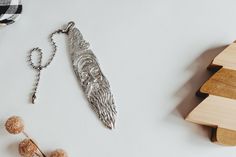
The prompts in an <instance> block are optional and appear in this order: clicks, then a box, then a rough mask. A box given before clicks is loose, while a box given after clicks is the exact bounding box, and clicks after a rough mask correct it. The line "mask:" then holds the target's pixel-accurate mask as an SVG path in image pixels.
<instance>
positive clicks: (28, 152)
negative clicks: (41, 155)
mask: <svg viewBox="0 0 236 157" xmlns="http://www.w3.org/2000/svg"><path fill="white" fill-rule="evenodd" d="M18 150H19V153H20V155H21V156H23V157H33V156H34V155H35V154H36V153H37V151H38V148H37V146H36V145H35V144H34V143H33V142H32V141H31V139H28V138H27V139H24V140H23V141H21V142H20V144H19V147H18Z"/></svg>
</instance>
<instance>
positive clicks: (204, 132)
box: [172, 46, 226, 138]
mask: <svg viewBox="0 0 236 157" xmlns="http://www.w3.org/2000/svg"><path fill="white" fill-rule="evenodd" d="M225 48H226V46H221V47H216V48H212V49H209V50H207V51H205V52H203V53H202V54H201V55H200V56H199V57H198V58H196V59H195V61H194V62H193V63H192V64H191V65H190V66H189V67H188V68H187V71H195V72H194V74H193V76H192V77H191V78H190V79H189V80H188V81H187V82H186V83H185V84H184V85H183V86H182V87H181V88H180V89H179V90H178V91H177V92H176V94H175V96H176V97H178V98H180V99H182V101H181V102H180V103H179V104H178V105H177V106H176V108H175V110H174V111H173V112H172V114H173V115H174V116H175V117H177V116H178V117H180V118H182V119H183V120H184V118H185V117H186V116H187V115H188V114H189V113H190V112H191V111H192V110H193V109H194V108H195V107H196V106H197V105H198V104H199V103H200V102H201V101H203V100H204V98H200V97H197V96H196V93H197V91H198V90H199V88H200V87H201V86H202V85H203V84H204V82H206V80H207V79H209V77H210V76H211V75H212V73H211V72H209V71H207V69H206V68H207V67H208V66H209V65H210V64H211V62H212V60H213V59H214V58H215V57H216V56H217V55H218V54H219V53H220V52H222V51H223V50H224V49H225ZM177 113H178V114H177ZM186 123H188V122H186ZM185 126H190V125H185ZM193 129H194V132H196V135H197V136H201V137H204V138H205V136H208V137H210V135H211V132H210V131H209V128H208V127H206V126H199V127H197V128H193Z"/></svg>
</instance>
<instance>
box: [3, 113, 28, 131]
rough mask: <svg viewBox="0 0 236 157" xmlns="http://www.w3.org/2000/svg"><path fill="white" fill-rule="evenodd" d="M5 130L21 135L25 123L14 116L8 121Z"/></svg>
mask: <svg viewBox="0 0 236 157" xmlns="http://www.w3.org/2000/svg"><path fill="white" fill-rule="evenodd" d="M5 128H6V130H7V131H8V132H9V133H10V134H19V133H21V132H22V131H24V122H23V120H22V119H21V118H20V117H18V116H12V117H10V118H8V120H7V121H6V123H5Z"/></svg>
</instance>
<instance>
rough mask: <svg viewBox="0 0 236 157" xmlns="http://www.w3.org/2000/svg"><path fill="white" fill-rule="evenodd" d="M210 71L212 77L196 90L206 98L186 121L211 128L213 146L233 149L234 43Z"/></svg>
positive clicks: (235, 118) (235, 104)
mask: <svg viewBox="0 0 236 157" xmlns="http://www.w3.org/2000/svg"><path fill="white" fill-rule="evenodd" d="M209 69H210V70H211V71H213V72H215V73H214V74H213V76H212V77H211V78H210V79H209V80H208V81H206V82H205V83H204V85H203V86H202V87H201V88H200V90H199V93H201V94H200V95H204V96H206V98H205V99H204V100H203V101H202V102H201V103H200V104H199V105H198V106H197V107H196V108H195V109H194V110H193V111H192V112H191V113H190V114H189V115H188V116H187V117H186V120H188V121H191V122H193V123H197V124H201V125H206V126H210V127H212V129H213V131H212V132H213V133H212V141H213V142H216V143H218V144H221V145H227V146H236V43H232V44H231V45H229V46H228V47H227V48H226V49H225V50H223V51H222V52H221V53H220V54H219V55H218V56H217V57H216V58H215V59H214V60H213V61H212V64H211V65H210V66H209Z"/></svg>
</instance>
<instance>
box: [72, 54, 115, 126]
mask: <svg viewBox="0 0 236 157" xmlns="http://www.w3.org/2000/svg"><path fill="white" fill-rule="evenodd" d="M74 69H77V73H76V74H77V77H79V79H80V82H81V86H82V88H83V90H84V92H85V95H86V97H87V99H88V101H89V103H90V104H91V107H92V109H93V110H94V111H95V112H96V114H97V115H98V117H99V119H100V120H101V121H102V122H103V123H104V125H105V126H107V127H108V128H110V129H112V128H113V127H114V125H115V116H116V113H117V112H116V109H115V105H114V99H113V95H112V93H111V91H110V86H109V83H108V81H107V79H106V78H105V76H104V75H103V73H102V71H101V69H100V67H99V64H98V62H97V60H96V57H95V56H94V54H93V53H92V51H91V50H83V51H81V52H80V54H79V55H78V59H77V61H76V62H75V64H74Z"/></svg>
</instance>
